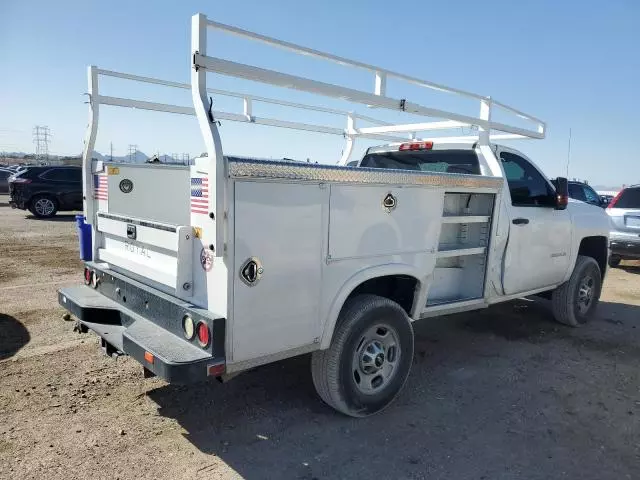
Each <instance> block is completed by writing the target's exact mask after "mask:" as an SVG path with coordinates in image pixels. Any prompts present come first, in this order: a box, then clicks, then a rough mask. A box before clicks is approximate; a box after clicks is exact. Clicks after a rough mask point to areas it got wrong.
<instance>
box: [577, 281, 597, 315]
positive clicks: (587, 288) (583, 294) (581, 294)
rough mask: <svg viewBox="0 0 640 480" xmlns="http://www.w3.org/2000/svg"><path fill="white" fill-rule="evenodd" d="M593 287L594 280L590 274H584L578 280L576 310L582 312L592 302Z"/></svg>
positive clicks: (585, 310) (584, 311)
mask: <svg viewBox="0 0 640 480" xmlns="http://www.w3.org/2000/svg"><path fill="white" fill-rule="evenodd" d="M594 288H595V280H594V279H593V277H592V276H591V275H586V276H584V277H583V278H582V280H581V281H580V285H579V287H578V299H577V303H578V310H579V311H580V313H582V314H584V313H586V312H587V310H589V307H590V306H591V303H592V302H593V290H594Z"/></svg>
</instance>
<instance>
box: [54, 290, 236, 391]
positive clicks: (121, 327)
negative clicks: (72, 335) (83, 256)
mask: <svg viewBox="0 0 640 480" xmlns="http://www.w3.org/2000/svg"><path fill="white" fill-rule="evenodd" d="M112 280H117V279H113V278H112ZM130 287H132V286H130ZM128 293H129V295H132V293H133V291H132V289H131V288H129V289H128ZM146 298H147V300H146V301H147V302H148V301H150V300H149V296H148V294H147V296H146ZM58 301H59V303H60V305H62V306H63V307H64V308H66V309H67V310H68V311H69V312H70V313H72V314H73V315H74V316H76V317H77V318H78V319H79V321H80V323H81V324H82V325H84V326H86V327H87V328H88V329H89V330H92V331H93V332H95V333H96V334H97V335H98V336H99V337H100V338H101V339H102V344H103V347H105V350H106V352H107V353H124V354H126V355H130V356H131V357H133V358H135V359H136V360H137V361H138V362H139V363H141V364H142V365H143V366H144V367H145V368H146V369H147V370H149V371H151V372H152V373H153V374H155V375H157V376H159V377H162V378H164V379H165V380H166V381H167V382H169V383H181V384H185V383H193V382H198V381H202V380H206V379H207V378H209V377H210V376H220V375H221V374H222V373H223V371H222V370H223V369H224V362H225V360H224V354H222V355H220V353H221V352H220V351H219V349H220V343H221V342H222V345H224V344H223V342H224V327H222V329H221V328H215V327H214V328H213V336H216V335H220V334H222V337H223V338H222V339H220V340H219V341H212V343H213V346H212V348H211V346H210V348H209V349H208V351H207V350H205V349H202V348H199V347H198V346H196V345H194V344H192V343H190V342H189V341H188V340H186V339H183V338H182V337H180V336H178V335H176V334H175V333H172V332H170V331H168V330H167V329H165V328H163V327H161V326H159V325H157V324H156V323H154V322H152V321H151V320H149V319H147V318H144V317H143V316H142V315H139V314H138V313H136V312H135V311H134V310H132V309H129V308H127V307H124V306H123V305H121V304H120V303H118V302H116V301H115V300H112V299H110V298H108V297H107V296H106V295H104V294H102V293H100V292H99V291H97V290H94V289H93V288H91V287H88V286H84V285H80V286H73V287H66V288H62V289H60V290H59V291H58ZM151 301H152V300H151ZM158 301H159V302H160V303H163V302H166V301H167V300H166V298H164V299H163V298H158ZM176 303H178V302H176ZM174 306H177V307H178V308H177V310H183V311H184V310H187V311H184V313H183V315H184V314H191V312H189V311H188V309H185V308H184V306H183V305H174ZM165 308H166V306H165ZM198 313H201V312H197V311H195V312H194V313H193V316H194V318H197V315H198ZM221 321H222V322H224V319H216V320H215V321H214V322H213V325H214V326H215V325H216V322H221ZM178 323H180V322H179V319H178ZM219 325H220V324H219V323H218V326H219ZM222 325H224V324H222ZM216 346H217V347H218V351H216ZM222 348H223V347H222ZM150 355H152V357H151V356H150Z"/></svg>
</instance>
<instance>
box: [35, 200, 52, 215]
mask: <svg viewBox="0 0 640 480" xmlns="http://www.w3.org/2000/svg"><path fill="white" fill-rule="evenodd" d="M55 208H56V206H55V205H54V204H53V202H52V201H51V200H50V199H48V198H39V199H38V200H37V201H36V204H35V210H36V213H37V214H38V215H42V216H43V217H46V216H48V215H51V214H52V213H53V211H54V210H55Z"/></svg>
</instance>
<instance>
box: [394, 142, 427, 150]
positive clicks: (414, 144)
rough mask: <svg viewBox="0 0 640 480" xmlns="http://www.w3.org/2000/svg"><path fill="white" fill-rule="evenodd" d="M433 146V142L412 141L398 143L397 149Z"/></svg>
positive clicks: (416, 148)
mask: <svg viewBox="0 0 640 480" xmlns="http://www.w3.org/2000/svg"><path fill="white" fill-rule="evenodd" d="M432 148H433V142H412V143H403V144H402V145H400V148H399V150H400V151H401V152H404V151H406V150H431V149H432Z"/></svg>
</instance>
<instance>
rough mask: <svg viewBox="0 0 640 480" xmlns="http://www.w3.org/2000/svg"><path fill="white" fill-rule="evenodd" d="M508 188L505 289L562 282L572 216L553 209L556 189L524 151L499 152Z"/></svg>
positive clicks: (516, 290)
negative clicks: (523, 153)
mask: <svg viewBox="0 0 640 480" xmlns="http://www.w3.org/2000/svg"><path fill="white" fill-rule="evenodd" d="M499 157H500V161H501V164H502V168H503V171H504V173H505V177H506V179H507V183H508V184H509V192H508V193H506V194H505V199H506V201H507V203H508V204H510V205H509V207H508V210H509V222H510V223H509V239H508V242H507V248H506V251H505V257H504V262H503V275H502V283H503V287H504V291H505V294H507V295H512V294H516V293H520V292H526V291H531V290H535V289H538V288H544V287H547V286H550V285H554V284H557V283H559V282H561V281H562V279H563V278H564V276H565V274H566V273H567V270H568V269H569V260H570V258H571V241H572V238H571V234H572V230H571V218H570V215H569V212H568V211H567V210H556V209H555V208H554V195H555V191H554V190H553V187H552V186H551V184H550V183H549V182H548V181H547V179H546V178H545V177H544V176H543V175H542V174H541V173H540V172H539V171H538V169H537V168H535V167H534V166H533V164H532V163H531V162H529V161H528V160H527V159H526V158H524V156H522V155H521V154H519V153H516V152H514V151H510V150H508V149H503V150H501V151H500V153H499Z"/></svg>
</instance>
